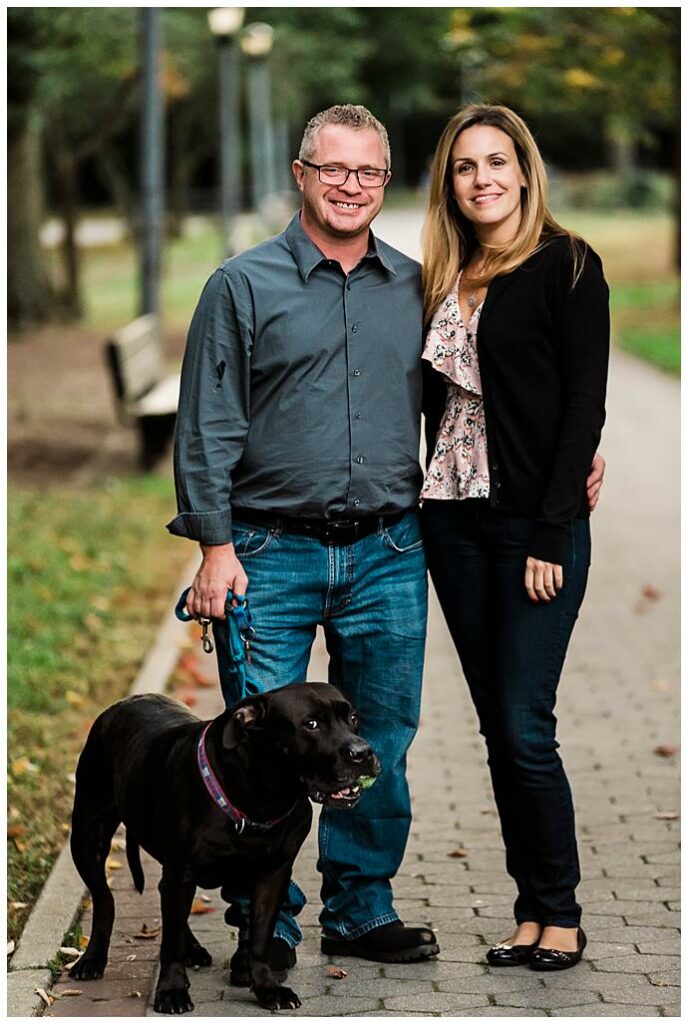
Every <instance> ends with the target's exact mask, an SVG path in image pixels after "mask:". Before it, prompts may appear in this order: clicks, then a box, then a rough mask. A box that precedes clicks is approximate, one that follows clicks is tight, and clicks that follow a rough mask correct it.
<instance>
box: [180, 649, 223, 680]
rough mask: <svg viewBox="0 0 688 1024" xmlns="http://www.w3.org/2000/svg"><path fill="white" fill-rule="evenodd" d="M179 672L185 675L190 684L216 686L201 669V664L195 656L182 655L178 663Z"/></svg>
mask: <svg viewBox="0 0 688 1024" xmlns="http://www.w3.org/2000/svg"><path fill="white" fill-rule="evenodd" d="M177 672H179V673H181V674H182V675H185V676H186V677H187V678H188V680H189V682H192V683H195V684H196V686H214V685H215V684H214V682H213V680H209V679H208V677H207V675H206V674H205V673H204V672H203V670H202V668H201V663H200V662H199V660H198V658H197V657H196V655H195V654H191V653H187V654H182V655H181V657H180V659H179V661H178V662H177Z"/></svg>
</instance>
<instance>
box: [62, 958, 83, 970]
mask: <svg viewBox="0 0 688 1024" xmlns="http://www.w3.org/2000/svg"><path fill="white" fill-rule="evenodd" d="M79 960H81V957H79V958H78V959H77V960H72V962H71V963H69V964H65V965H64V969H65V971H71V969H72V967H76V965H77V964H78V963H79Z"/></svg>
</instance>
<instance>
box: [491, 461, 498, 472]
mask: <svg viewBox="0 0 688 1024" xmlns="http://www.w3.org/2000/svg"><path fill="white" fill-rule="evenodd" d="M492 468H493V469H494V471H495V473H496V472H497V470H498V469H499V466H498V465H497V463H496V462H493V463H492Z"/></svg>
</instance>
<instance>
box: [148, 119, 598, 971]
mask: <svg viewBox="0 0 688 1024" xmlns="http://www.w3.org/2000/svg"><path fill="white" fill-rule="evenodd" d="M293 172H294V176H295V178H296V183H297V186H298V188H299V190H300V192H301V194H302V207H301V211H300V214H298V215H297V216H295V217H294V219H293V220H292V222H291V223H290V224H289V226H288V227H287V229H286V230H285V231H284V232H283V233H282V234H281V235H279V236H278V237H277V238H274V239H271V240H269V241H268V242H265V243H263V244H262V245H259V246H257V247H256V248H254V249H251V250H249V251H248V252H245V253H243V254H241V255H240V256H238V257H236V258H235V259H232V260H229V261H227V262H226V263H224V264H223V265H222V267H220V268H219V269H218V270H217V271H216V272H215V273H214V274H213V276H212V277H211V278H210V280H209V281H208V283H207V285H206V287H205V290H204V292H203V295H202V297H201V300H200V302H199V305H198V308H197V309H196V312H195V315H194V318H193V321H192V324H191V329H190V333H189V339H188V345H187V351H186V355H185V359H184V368H183V372H182V387H181V397H180V405H179V415H178V421H177V438H176V448H175V479H176V486H177V496H178V505H179V515H178V516H177V518H176V519H174V520H173V522H172V523H170V524H169V526H168V529H169V530H170V531H171V532H172V533H175V534H178V535H179V536H184V537H189V538H192V539H194V540H197V541H199V542H200V545H201V549H202V552H203V562H202V565H201V568H200V569H199V571H198V574H197V576H196V578H195V580H194V583H193V586H192V590H191V592H190V594H189V598H188V602H187V607H188V610H189V612H190V613H191V614H193V615H195V616H196V617H201V616H204V617H209V618H213V619H215V620H222V618H223V617H224V602H225V596H226V593H227V590H232V591H233V593H234V594H244V593H246V589H247V587H250V601H251V608H252V612H253V618H254V622H255V625H256V630H257V638H256V641H255V644H254V646H253V648H252V666H251V669H252V673H253V678H254V679H255V681H256V682H258V683H260V684H261V685H262V686H264V687H274V686H279V685H282V684H286V683H289V682H293V681H294V680H299V679H304V678H305V676H306V669H307V665H308V658H309V653H310V649H311V645H312V643H313V639H314V637H315V632H316V627H317V626H318V625H322V626H323V628H324V631H325V637H326V642H327V648H328V652H329V655H330V667H329V678H330V681H331V682H332V683H334V684H335V685H337V686H338V687H339V688H340V689H342V690H343V691H344V692H345V693H347V695H348V696H349V697H350V698H351V699H352V701H353V703H354V704H355V705H357V707H358V708H359V710H360V712H361V718H362V723H363V726H362V731H363V734H364V735H365V737H366V739H368V740H369V741H370V742H371V744H372V745H373V747H374V748H375V750H376V752H377V754H378V756H379V757H380V760H381V762H382V765H383V774H382V776H381V777H380V778H379V779H378V781H377V782H376V784H375V785H374V786H373V787H372V789H370V790H368V791H367V792H366V793H365V795H364V797H363V798H362V800H361V802H360V804H359V805H358V807H357V808H356V809H354V810H353V811H346V812H345V811H338V810H329V809H327V808H325V809H323V811H322V813H321V817H320V834H319V841H320V858H319V862H318V867H319V870H320V871H321V873H322V878H323V881H322V890H321V895H322V901H323V910H322V912H321V915H320V920H321V923H322V926H323V937H322V950H323V952H326V953H332V954H335V955H337V956H346V955H351V956H359V957H363V958H365V959H369V960H375V961H382V962H388V963H389V962H398V963H409V962H413V961H417V960H422V959H425V958H427V957H429V956H433V955H435V954H436V953H438V952H439V946H438V944H437V940H436V937H435V935H434V934H433V932H432V931H431V930H430V929H428V928H413V927H407V926H406V925H404V924H403V923H402V922H401V921H400V920H399V918H398V915H397V913H396V911H395V910H394V907H393V903H392V889H391V884H390V879H391V878H392V877H393V876H394V875H395V873H396V871H397V870H398V868H399V865H400V863H401V860H402V858H403V854H404V850H405V846H406V841H407V837H408V831H409V826H410V820H411V819H410V801H409V794H408V787H407V783H406V777H405V768H406V752H407V750H408V747H409V745H410V743H411V741H412V739H413V736H414V734H415V732H416V728H417V725H418V715H419V708H420V690H421V677H422V668H423V654H424V644H425V630H426V618H427V583H426V574H425V563H424V558H423V551H422V542H421V535H420V529H419V523H418V517H417V512H416V507H417V500H418V494H419V489H420V484H421V471H420V468H419V465H418V449H419V439H420V412H421V390H422V389H421V360H420V355H421V348H422V301H421V279H420V266H419V264H418V263H416V262H415V261H414V260H411V259H409V258H408V257H407V256H405V255H403V254H402V253H400V252H398V251H396V250H395V249H392V248H391V247H390V246H388V245H386V244H385V243H384V242H382V241H380V240H379V239H376V238H375V237H374V236H373V234H372V232H371V231H370V224H371V223H372V221H373V220H374V218H375V217H376V215H377V214H378V212H379V211H380V208H381V206H382V201H383V197H384V188H385V186H386V184H387V183H388V181H389V177H390V151H389V142H388V138H387V133H386V131H385V128H384V127H383V125H382V124H381V123H380V122H379V121H378V120H377V119H376V118H374V117H373V115H372V114H371V113H370V112H369V111H367V110H366V109H365V108H364V107H359V106H350V105H346V106H335V107H331V108H330V109H328V110H326V111H323V112H322V113H320V114H318V115H316V116H315V117H314V118H313V119H312V120H311V121H310V122H309V123H308V125H307V126H306V130H305V132H304V136H303V140H302V143H301V149H300V152H299V159H298V160H295V161H294V164H293ZM600 478H601V474H599V473H598V475H597V481H599V479H600ZM598 487H599V483H598V482H596V483H594V484H593V491H592V492H591V493H592V494H593V498H592V500H593V501H594V500H596V492H597V489H598ZM222 626H223V623H222V622H221V621H216V623H215V630H214V632H215V639H216V644H217V649H218V660H219V666H220V678H221V681H222V685H223V693H224V697H225V701H226V702H227V703H228V704H231V703H233V702H235V701H236V700H238V699H239V698H240V697H241V696H242V695H241V694H239V693H235V692H233V691H232V688H231V684H230V682H229V673H228V672H227V657H228V653H227V643H226V638H225V632H224V630H223V628H222ZM223 895H225V896H226V898H231V896H232V894H231V893H230V892H228V891H225V890H223ZM304 902H305V898H304V896H303V894H302V893H301V891H300V890H299V889H298V887H297V886H296V885H295V883H293V882H292V885H291V886H290V890H289V897H288V900H287V904H286V906H285V910H284V911H283V913H282V914H281V915H280V918H279V920H278V923H277V928H276V939H275V940H274V942H273V950H272V953H271V961H272V960H274V964H273V966H275V967H276V968H277V967H280V966H283V967H289V966H293V964H294V962H295V956H294V953H293V947H294V946H295V945H296V944H297V943H298V941H299V940H300V937H301V935H300V930H299V928H298V925H297V924H296V921H295V920H294V915H295V914H296V913H298V911H299V910H300V909H301V907H302V906H303V904H304ZM245 915H246V907H245V903H243V902H241V901H238V900H235V901H233V906H232V907H231V908H230V910H229V911H228V920H229V921H231V922H232V923H236V924H238V925H239V929H240V931H239V936H240V941H239V950H238V951H237V953H235V955H234V957H233V958H232V968H233V971H234V973H235V975H236V976H239V974H240V969H241V967H242V965H243V964H245V960H242V957H243V956H244V954H245V945H246V944H245V939H246V916H245Z"/></svg>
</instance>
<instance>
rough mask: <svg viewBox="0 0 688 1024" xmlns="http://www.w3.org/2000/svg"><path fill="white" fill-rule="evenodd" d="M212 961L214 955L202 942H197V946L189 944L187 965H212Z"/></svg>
mask: <svg viewBox="0 0 688 1024" xmlns="http://www.w3.org/2000/svg"><path fill="white" fill-rule="evenodd" d="M212 962H213V958H212V956H211V955H210V953H209V952H208V950H207V949H206V948H205V947H204V946H201V944H200V943H196V945H195V946H189V948H188V949H187V951H186V965H187V967H210V965H211V963H212Z"/></svg>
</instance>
